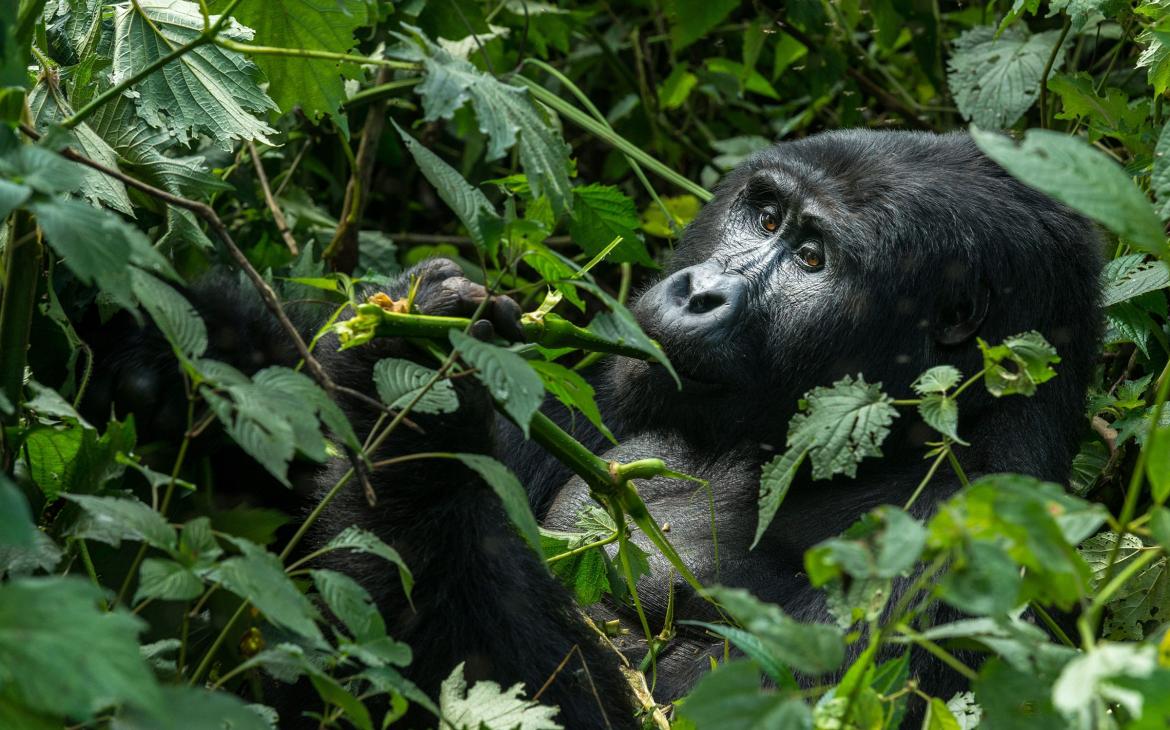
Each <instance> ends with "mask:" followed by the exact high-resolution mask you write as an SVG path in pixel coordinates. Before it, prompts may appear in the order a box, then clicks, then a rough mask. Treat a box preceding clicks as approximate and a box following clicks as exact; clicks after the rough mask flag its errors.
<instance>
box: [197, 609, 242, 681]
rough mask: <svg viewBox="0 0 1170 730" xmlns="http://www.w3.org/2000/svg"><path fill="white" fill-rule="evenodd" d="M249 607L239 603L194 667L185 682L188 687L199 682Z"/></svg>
mask: <svg viewBox="0 0 1170 730" xmlns="http://www.w3.org/2000/svg"><path fill="white" fill-rule="evenodd" d="M250 605H251V603H249V602H248V601H242V602H241V603H240V607H239V608H237V609H236V612H235V613H233V614H232V617H231V618H229V619H228V622H227V623H226V624H224V627H223V630H221V631H220V632H219V635H218V636H216V637H215V641H213V642H212V643H211V646H210V648H208V650H207V653H206V654H204V655H203V660H202V661H200V662H199V666H197V667H195V671H194V672H192V673H191V679H190V680H188V681H187V685H188V686H190V687H194V686H195V684H196V683H197V682H199V678H200V677H202V676H203V673H204V672H206V671H207V669H208V668H209V667H210V666H211V660H212V659H214V658H215V654H216V652H218V651H219V647H221V646H223V642H224V641H225V640H226V639H227V636H228V634H230V633H231V631H232V628H234V627H235V625H236V622H237V621H239V620H240V617H241V616H243V615H244V611H245V610H246V609H247V608H248V606H250Z"/></svg>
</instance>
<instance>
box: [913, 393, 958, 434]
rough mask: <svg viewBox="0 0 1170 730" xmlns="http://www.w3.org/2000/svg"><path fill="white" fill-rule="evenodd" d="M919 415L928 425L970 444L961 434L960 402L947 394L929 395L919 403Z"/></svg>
mask: <svg viewBox="0 0 1170 730" xmlns="http://www.w3.org/2000/svg"><path fill="white" fill-rule="evenodd" d="M918 415H920V416H922V420H923V421H926V425H928V426H930V427H931V428H933V429H934V430H935V431H938V432H939V433H941V434H942V435H944V436H946V437H947V438H949V439H951V440H952V441H954V442H956V443H960V444H962V445H964V446H968V445H969V444H968V443H967V442H966V441H964V440H963V439H962V438H960V436H959V432H958V428H959V404H958V403H957V402H956V401H955V399H954V398H950V397H947V396H945V395H928V396H926V397H924V398H923V399H922V402H921V403H919V404H918Z"/></svg>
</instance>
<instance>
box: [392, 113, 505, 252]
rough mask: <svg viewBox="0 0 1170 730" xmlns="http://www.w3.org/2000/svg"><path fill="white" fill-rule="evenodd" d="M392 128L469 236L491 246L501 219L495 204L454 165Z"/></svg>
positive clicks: (488, 246)
mask: <svg viewBox="0 0 1170 730" xmlns="http://www.w3.org/2000/svg"><path fill="white" fill-rule="evenodd" d="M394 128H395V129H397V130H398V134H399V135H400V136H401V137H402V142H403V144H405V145H406V149H407V150H409V151H410V154H411V155H412V156H413V157H414V161H415V163H417V164H418V169H419V170H420V171H421V172H422V174H423V177H425V178H426V179H427V181H428V182H430V184H431V185H433V186H434V188H435V192H436V193H438V194H439V197H440V198H442V200H443V202H444V203H446V204H447V207H448V208H450V209H451V211H452V212H453V213H454V214H455V215H456V216H458V217H459V220H460V221H462V222H463V225H464V226H466V227H467V232H468V233H469V234H470V235H471V240H473V241H475V245H476V246H479V247H480V248H481V249H483V250H485V251H492V250H494V249H495V247H496V244H497V241H498V240H499V236H500V232H501V231H502V230H503V221H502V220H501V219H500V216H499V215H498V214H497V213H496V210H495V208H494V207H493V206H492V204H491V203H489V202H488V199H487V198H486V197H485V196H484V194H483V193H482V192H480V191H479V189H478V188H475V187H472V186H471V184H470V183H468V182H467V181H466V180H464V179H463V176H462V175H460V174H459V173H458V172H457V171H456V170H455V168H453V167H451V166H450V165H448V164H447V163H446V162H444V161H443V160H442V159H441V158H440V157H439V156H438V155H436V154H435V153H434V152H431V151H430V150H428V149H427V148H426V147H423V146H422V145H421V144H419V142H418V140H416V139H415V138H414V137H411V136H410V135H409V134H407V133H406V131H405V130H403V129H402V127H399V126H398V124H397V122H395V123H394Z"/></svg>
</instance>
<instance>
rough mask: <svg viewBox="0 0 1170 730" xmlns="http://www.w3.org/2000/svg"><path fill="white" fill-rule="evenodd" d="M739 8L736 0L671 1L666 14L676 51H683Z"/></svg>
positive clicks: (671, 40) (671, 39)
mask: <svg viewBox="0 0 1170 730" xmlns="http://www.w3.org/2000/svg"><path fill="white" fill-rule="evenodd" d="M737 7H739V3H738V2H736V1H735V0H708V1H707V2H702V0H669V2H668V3H667V6H666V14H667V17H668V18H669V19H670V42H671V44H672V45H673V46H674V50H675V51H681V50H682V49H684V48H686V47H687V46H689V45H691V44H692V43H694V42H695V41H697V40H699V39H700V38H702V37H703V36H704V35H706V33H707V32H708V31H710V30H711V29H713V28H714V27H715V26H717V25H719V24H720V23H721V22H723V19H724V18H726V17H727V16H728V15H730V14H731V11H732V10H735V9H736V8H737Z"/></svg>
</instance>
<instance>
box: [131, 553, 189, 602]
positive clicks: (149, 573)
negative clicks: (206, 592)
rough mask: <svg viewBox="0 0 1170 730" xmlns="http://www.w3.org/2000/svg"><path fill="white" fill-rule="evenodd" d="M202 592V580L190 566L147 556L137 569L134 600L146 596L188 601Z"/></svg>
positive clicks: (139, 599) (136, 600)
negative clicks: (136, 585)
mask: <svg viewBox="0 0 1170 730" xmlns="http://www.w3.org/2000/svg"><path fill="white" fill-rule="evenodd" d="M202 592H203V581H201V580H199V576H197V575H195V573H193V572H191V569H190V568H187V567H186V566H184V565H182V564H180V563H176V562H175V561H173V560H163V559H160V558H147V559H146V560H143V561H142V567H141V568H140V569H139V571H138V590H137V592H135V594H134V602H135V603H138V602H139V601H141V600H143V599H146V598H160V599H163V600H166V601H188V600H190V599H192V598H196V597H198V596H199V594H200V593H202Z"/></svg>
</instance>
